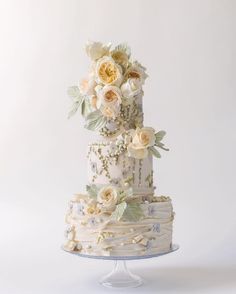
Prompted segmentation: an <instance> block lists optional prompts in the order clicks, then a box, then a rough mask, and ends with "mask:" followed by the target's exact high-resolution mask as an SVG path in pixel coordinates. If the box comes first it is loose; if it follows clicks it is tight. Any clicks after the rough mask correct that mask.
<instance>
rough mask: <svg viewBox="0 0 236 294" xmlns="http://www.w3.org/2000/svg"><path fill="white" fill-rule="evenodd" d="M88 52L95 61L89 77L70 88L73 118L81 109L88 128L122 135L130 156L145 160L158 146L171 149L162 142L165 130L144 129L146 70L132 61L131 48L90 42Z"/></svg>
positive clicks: (155, 153) (102, 133)
mask: <svg viewBox="0 0 236 294" xmlns="http://www.w3.org/2000/svg"><path fill="white" fill-rule="evenodd" d="M85 50H86V53H87V55H88V56H89V58H90V59H91V66H90V70H89V73H88V76H87V78H85V79H83V80H82V81H80V83H79V85H78V86H73V87H70V88H69V89H68V95H69V96H70V97H71V98H72V101H73V104H72V109H71V111H70V113H69V117H71V116H72V115H74V114H75V113H76V112H77V111H78V110H80V112H81V114H82V116H83V117H84V118H85V121H86V123H85V127H86V128H87V129H89V130H93V131H99V132H100V134H101V135H103V136H106V137H119V136H122V138H123V142H125V143H124V144H125V148H126V151H127V152H128V156H130V157H134V158H138V159H142V158H145V157H147V156H148V154H149V152H150V153H152V154H153V155H154V156H156V157H160V153H159V152H158V151H157V149H156V148H155V146H156V147H159V148H162V149H164V150H168V149H166V148H165V147H164V144H163V143H162V142H161V140H162V138H163V137H164V135H165V132H164V131H159V132H157V133H156V132H155V130H154V129H153V128H149V127H145V128H144V127H143V114H142V103H140V96H142V94H143V89H142V87H143V84H144V82H145V80H146V78H147V74H146V68H145V67H143V66H142V65H141V64H140V63H139V62H138V61H134V60H132V59H131V53H130V48H129V47H128V46H127V45H126V44H120V45H118V46H116V47H115V48H113V49H112V46H111V44H102V43H100V42H88V43H87V44H86V47H85Z"/></svg>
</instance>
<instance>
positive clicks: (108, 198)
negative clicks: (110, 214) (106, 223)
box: [97, 186, 118, 210]
mask: <svg viewBox="0 0 236 294" xmlns="http://www.w3.org/2000/svg"><path fill="white" fill-rule="evenodd" d="M117 200H118V194H117V191H116V189H115V188H114V187H113V186H106V187H103V188H101V189H100V191H99V192H98V196H97V201H98V202H99V203H100V204H101V205H102V207H104V208H105V209H107V210H114V209H115V205H116V203H117Z"/></svg>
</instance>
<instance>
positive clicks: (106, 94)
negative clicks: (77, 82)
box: [96, 86, 122, 108]
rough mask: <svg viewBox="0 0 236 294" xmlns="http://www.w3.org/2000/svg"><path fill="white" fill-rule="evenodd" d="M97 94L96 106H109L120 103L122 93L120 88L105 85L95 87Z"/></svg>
mask: <svg viewBox="0 0 236 294" xmlns="http://www.w3.org/2000/svg"><path fill="white" fill-rule="evenodd" d="M96 92H97V96H98V104H97V106H98V108H99V107H100V106H101V105H107V106H111V105H114V104H117V105H120V104H121V102H122V100H121V97H122V93H121V91H120V89H119V88H118V87H116V86H105V87H103V88H102V87H100V88H98V87H97V88H96Z"/></svg>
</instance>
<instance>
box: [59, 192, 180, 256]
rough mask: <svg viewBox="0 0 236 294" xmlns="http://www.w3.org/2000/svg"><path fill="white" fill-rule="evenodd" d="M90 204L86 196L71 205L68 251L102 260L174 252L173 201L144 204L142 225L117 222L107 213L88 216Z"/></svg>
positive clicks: (141, 204) (156, 201)
mask: <svg viewBox="0 0 236 294" xmlns="http://www.w3.org/2000/svg"><path fill="white" fill-rule="evenodd" d="M86 202H87V196H86V195H77V196H75V197H74V198H73V199H72V200H71V201H70V204H69V211H68V213H67V215H66V222H67V224H68V228H67V230H66V239H67V240H66V244H65V246H64V247H65V249H66V250H68V251H72V252H73V251H77V252H79V253H82V254H89V255H98V256H143V255H150V254H158V253H164V252H167V251H169V250H170V248H171V245H172V225H173V219H174V213H173V208H172V204H171V200H170V198H169V197H164V196H160V197H153V199H152V202H148V201H144V202H143V203H140V208H141V210H142V217H141V218H140V219H139V220H138V221H123V220H119V221H117V220H113V219H112V218H111V216H110V215H109V214H106V213H98V214H96V213H93V214H92V215H88V214H84V206H85V205H86Z"/></svg>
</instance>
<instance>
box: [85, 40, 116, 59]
mask: <svg viewBox="0 0 236 294" xmlns="http://www.w3.org/2000/svg"><path fill="white" fill-rule="evenodd" d="M110 47H111V44H108V45H104V44H102V43H100V42H87V44H86V46H85V51H86V53H87V55H88V56H89V57H90V58H91V59H92V60H97V59H99V58H101V57H102V56H104V55H107V54H109V50H110Z"/></svg>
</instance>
